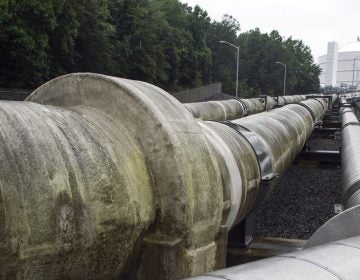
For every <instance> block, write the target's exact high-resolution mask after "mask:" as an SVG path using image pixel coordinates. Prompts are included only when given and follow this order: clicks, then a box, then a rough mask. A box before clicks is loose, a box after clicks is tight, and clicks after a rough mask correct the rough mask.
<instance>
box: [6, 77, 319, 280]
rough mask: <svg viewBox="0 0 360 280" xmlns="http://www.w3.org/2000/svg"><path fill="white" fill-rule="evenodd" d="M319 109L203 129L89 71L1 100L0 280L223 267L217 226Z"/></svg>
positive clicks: (249, 202)
mask: <svg viewBox="0 0 360 280" xmlns="http://www.w3.org/2000/svg"><path fill="white" fill-rule="evenodd" d="M308 102H309V104H311V103H316V102H317V103H319V102H318V101H316V100H311V101H308ZM36 103H37V104H36ZM312 110H314V112H313V111H312ZM318 110H323V111H324V109H323V108H322V107H321V106H317V107H316V106H313V107H312V106H308V108H305V107H303V106H301V105H288V106H284V107H283V108H281V109H277V110H274V111H270V112H264V113H261V114H258V115H255V116H249V117H246V118H243V119H238V120H235V121H234V122H232V123H229V122H226V123H216V122H204V121H201V120H198V119H195V118H194V117H193V116H192V114H190V113H189V111H188V110H186V108H185V107H184V106H183V104H181V103H180V102H179V101H177V100H176V99H175V98H173V97H172V96H171V95H169V94H168V93H166V92H165V91H163V90H161V89H159V88H157V87H155V86H153V85H150V84H147V83H143V82H139V81H131V80H126V79H120V78H115V77H108V76H103V75H97V74H91V73H80V74H70V75H65V76H62V77H59V78H57V79H54V80H52V81H50V82H48V83H46V84H44V85H43V86H41V87H40V88H38V89H37V90H35V92H33V93H32V94H31V95H30V97H29V98H28V99H27V101H26V102H0V113H1V114H2V120H3V121H2V122H1V124H0V132H1V133H0V135H1V137H2V141H1V144H0V155H1V157H0V159H1V160H0V162H1V169H0V172H1V176H0V198H1V199H0V222H1V225H2V227H1V228H0V252H1V254H0V275H1V277H2V279H28V280H32V279H118V278H119V277H120V278H124V279H139V280H143V279H150V278H152V279H159V280H162V279H181V278H184V277H188V276H191V275H199V274H202V273H204V272H206V271H211V270H214V269H216V268H220V267H223V265H224V261H225V252H226V240H227V231H228V230H229V229H230V228H231V227H232V226H233V225H235V224H237V223H238V222H240V221H241V219H243V218H244V217H245V216H246V214H247V213H248V212H249V211H251V210H252V209H253V208H254V206H256V205H258V203H259V202H260V201H261V200H262V199H264V198H265V197H266V196H267V194H268V192H269V191H270V189H271V188H264V185H263V184H261V182H262V181H264V180H265V179H267V178H268V176H270V175H271V174H275V173H276V174H281V173H282V172H283V171H284V170H285V169H286V168H287V166H289V164H290V163H291V161H292V159H293V158H294V157H295V155H296V153H297V152H298V151H299V150H300V146H302V145H303V143H304V141H305V139H306V138H307V137H308V136H309V134H310V132H311V130H312V128H313V125H314V121H313V119H312V116H313V115H320V114H321V113H319V112H317V111H318ZM281 142H282V144H281ZM264 155H266V156H265V157H264ZM135 264H136V265H135Z"/></svg>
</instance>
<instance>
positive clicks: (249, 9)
mask: <svg viewBox="0 0 360 280" xmlns="http://www.w3.org/2000/svg"><path fill="white" fill-rule="evenodd" d="M180 1H181V2H183V3H188V4H189V5H190V6H195V5H199V6H200V7H201V8H202V9H204V10H206V11H207V12H208V14H209V16H210V17H211V18H212V19H215V20H221V18H222V16H223V15H224V14H229V15H232V16H233V17H235V18H236V19H237V20H238V21H239V23H240V28H241V31H242V32H244V31H247V30H250V29H254V28H256V27H259V28H260V30H261V32H264V33H265V32H266V33H269V32H271V31H272V30H277V31H279V33H280V35H281V36H283V37H286V38H287V37H289V36H292V37H293V39H299V40H302V41H303V42H304V43H305V44H306V45H308V46H309V47H310V48H311V51H312V54H313V57H314V60H315V62H317V57H318V56H320V55H323V54H326V50H327V42H330V41H337V42H338V44H339V47H341V46H343V45H345V44H346V46H344V47H343V48H342V49H339V51H345V50H346V51H348V50H352V49H353V48H356V49H357V50H360V43H355V44H348V43H349V42H355V41H356V40H357V37H358V36H360V0H301V1H300V0H298V1H294V0H220V1H219V0H218V1H216V0H180ZM219 39H220V38H219Z"/></svg>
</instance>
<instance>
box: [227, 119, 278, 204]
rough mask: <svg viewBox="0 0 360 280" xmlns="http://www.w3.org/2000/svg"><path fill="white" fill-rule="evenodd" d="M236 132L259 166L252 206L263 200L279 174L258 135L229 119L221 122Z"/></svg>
mask: <svg viewBox="0 0 360 280" xmlns="http://www.w3.org/2000/svg"><path fill="white" fill-rule="evenodd" d="M221 123H223V124H225V125H227V126H229V127H231V128H233V129H234V130H235V131H236V132H238V133H239V134H240V135H241V136H242V137H243V138H244V139H245V140H246V141H247V142H248V143H249V144H250V146H251V148H252V149H253V151H254V152H255V154H256V157H257V161H258V164H259V167H260V174H261V183H260V188H259V192H258V195H257V197H256V200H255V203H254V206H255V207H254V208H256V206H257V205H259V204H260V203H261V202H263V201H264V200H265V199H266V198H267V197H268V195H269V194H270V191H271V188H272V186H273V185H274V182H275V179H277V178H278V177H279V176H278V174H277V173H275V172H274V168H273V164H272V157H271V155H270V154H269V152H268V148H267V147H266V146H265V145H264V143H263V142H262V141H261V140H260V139H259V137H258V135H257V134H256V133H254V132H253V131H251V130H249V129H248V128H246V127H244V126H242V125H239V124H236V123H232V122H229V121H224V122H221Z"/></svg>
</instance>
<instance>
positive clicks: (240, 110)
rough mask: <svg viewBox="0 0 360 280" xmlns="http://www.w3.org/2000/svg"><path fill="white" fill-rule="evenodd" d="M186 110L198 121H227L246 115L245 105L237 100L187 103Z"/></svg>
mask: <svg viewBox="0 0 360 280" xmlns="http://www.w3.org/2000/svg"><path fill="white" fill-rule="evenodd" d="M184 106H185V108H186V109H187V110H188V111H189V112H190V113H191V114H192V115H193V116H194V117H195V118H197V119H200V120H208V121H225V120H233V119H238V118H242V117H243V116H245V114H246V109H245V107H244V104H243V103H242V102H240V101H238V100H236V99H230V100H220V101H205V102H196V103H185V104H184Z"/></svg>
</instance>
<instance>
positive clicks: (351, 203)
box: [306, 97, 360, 247]
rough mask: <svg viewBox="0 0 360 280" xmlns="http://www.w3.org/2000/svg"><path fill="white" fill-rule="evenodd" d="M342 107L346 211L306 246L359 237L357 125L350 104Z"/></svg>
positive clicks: (359, 138)
mask: <svg viewBox="0 0 360 280" xmlns="http://www.w3.org/2000/svg"><path fill="white" fill-rule="evenodd" d="M333 99H335V100H336V98H334V97H333ZM341 104H342V106H343V107H342V108H341V109H340V116H341V119H342V127H341V171H342V188H343V205H344V209H345V211H343V212H341V213H340V214H337V215H336V216H334V217H333V218H331V219H330V220H329V221H327V222H326V223H325V224H324V225H322V226H321V227H320V228H319V229H318V230H317V231H316V232H315V233H314V234H313V235H312V236H311V238H310V239H309V240H308V241H307V243H306V247H313V246H317V245H321V244H325V243H328V242H334V241H337V240H341V239H344V238H348V237H353V236H357V235H360V224H359V222H358V221H359V220H360V148H359V142H360V123H359V121H358V119H357V117H356V115H355V114H354V111H353V108H351V105H350V104H346V103H343V102H342V100H341Z"/></svg>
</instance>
